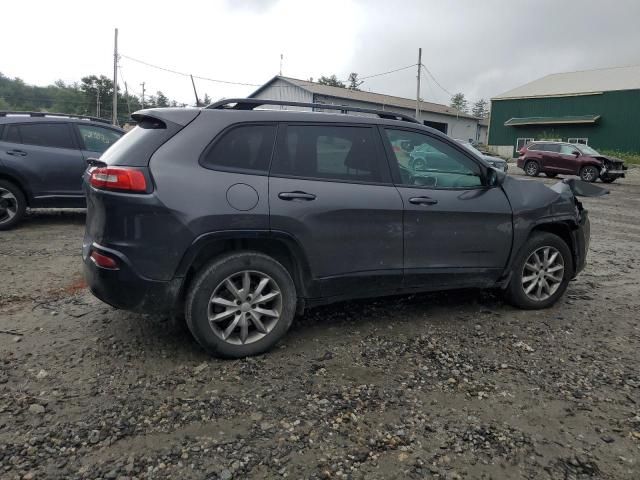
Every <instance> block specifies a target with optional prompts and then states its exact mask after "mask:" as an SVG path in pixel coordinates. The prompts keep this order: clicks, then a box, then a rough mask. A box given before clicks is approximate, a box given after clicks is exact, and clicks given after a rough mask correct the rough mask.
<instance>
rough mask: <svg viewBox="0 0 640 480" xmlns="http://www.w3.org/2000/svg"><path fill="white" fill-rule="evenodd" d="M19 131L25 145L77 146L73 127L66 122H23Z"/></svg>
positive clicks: (19, 126)
mask: <svg viewBox="0 0 640 480" xmlns="http://www.w3.org/2000/svg"><path fill="white" fill-rule="evenodd" d="M9 130H10V131H11V129H9ZM18 132H19V135H20V139H21V140H22V143H24V144H25V145H36V146H40V147H54V148H75V145H74V143H73V138H72V137H71V129H70V128H69V125H68V124H66V123H23V124H20V125H18ZM9 133H11V132H9Z"/></svg>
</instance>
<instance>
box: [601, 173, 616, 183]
mask: <svg viewBox="0 0 640 480" xmlns="http://www.w3.org/2000/svg"><path fill="white" fill-rule="evenodd" d="M617 178H618V177H607V176H606V175H605V176H604V177H602V178H601V179H600V180H602V181H603V182H604V183H613V182H615V181H616V179H617Z"/></svg>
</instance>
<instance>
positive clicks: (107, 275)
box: [83, 99, 600, 357]
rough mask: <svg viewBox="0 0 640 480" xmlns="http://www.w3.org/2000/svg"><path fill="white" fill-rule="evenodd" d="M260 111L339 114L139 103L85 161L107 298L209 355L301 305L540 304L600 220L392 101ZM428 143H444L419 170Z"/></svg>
mask: <svg viewBox="0 0 640 480" xmlns="http://www.w3.org/2000/svg"><path fill="white" fill-rule="evenodd" d="M264 105H268V106H270V105H278V106H280V105H289V106H294V107H300V106H302V107H307V108H313V109H322V110H328V109H339V110H345V106H331V105H324V104H322V105H319V104H318V105H316V104H301V103H295V102H288V103H286V102H277V101H270V100H259V99H232V100H225V101H222V102H218V103H216V104H213V105H210V106H209V107H207V108H190V109H176V108H167V109H148V110H141V111H139V112H137V113H135V114H134V115H133V117H134V118H135V120H136V121H137V122H138V126H137V127H136V128H135V129H133V130H132V131H131V132H129V133H128V134H127V135H125V136H124V137H123V138H122V140H120V141H119V142H118V143H116V144H115V145H114V146H113V147H111V148H110V149H109V150H107V151H106V152H105V153H104V155H103V156H102V157H101V158H100V160H99V161H92V162H91V165H90V167H89V168H88V169H87V171H86V173H85V179H86V182H85V188H86V193H87V208H88V210H87V225H86V234H85V238H84V244H83V259H84V266H85V267H84V268H85V276H86V279H87V282H88V284H89V286H90V288H91V290H92V292H93V293H94V294H95V295H96V296H97V297H98V298H100V299H102V300H103V301H105V302H106V303H108V304H111V305H113V306H114V307H117V308H122V309H128V310H133V311H138V312H146V313H149V312H176V311H177V312H183V313H184V316H185V318H186V323H187V325H188V327H189V329H190V331H191V332H192V334H193V336H194V337H195V338H196V340H197V341H198V342H199V343H200V344H201V345H202V346H203V347H204V348H205V349H206V350H207V351H209V352H211V353H212V354H215V355H219V356H225V357H243V356H247V355H254V354H257V353H260V352H263V351H265V350H267V349H269V348H270V347H272V346H273V345H274V344H275V343H276V342H277V341H278V340H279V339H280V338H281V337H282V336H283V335H284V334H285V332H286V331H287V329H288V328H289V326H290V325H291V322H292V320H293V317H294V315H295V313H296V312H301V311H302V310H303V309H304V308H305V307H312V306H314V305H319V304H326V303H329V302H334V301H339V300H344V299H353V298H358V297H374V296H381V295H393V294H399V293H407V292H424V291H436V290H445V289H454V288H469V287H472V288H496V287H498V288H501V289H503V290H504V291H505V292H506V296H507V298H508V299H509V301H510V302H511V303H513V304H514V305H516V306H518V307H521V308H525V309H537V308H545V307H549V306H550V305H552V304H554V303H555V302H556V301H557V300H558V299H559V298H560V297H561V296H562V294H563V293H564V291H565V289H566V288H567V284H568V282H569V280H570V279H572V278H573V277H574V276H575V275H576V274H577V273H578V272H579V271H580V270H582V268H583V267H584V265H585V258H586V254H587V248H588V244H589V220H588V216H587V212H586V210H584V209H583V208H582V205H581V203H580V202H579V201H578V200H577V199H576V197H575V195H574V193H573V191H574V190H575V191H576V192H579V191H581V190H582V191H583V192H584V191H585V190H588V189H585V188H582V187H584V186H585V185H586V184H583V183H581V182H578V181H575V182H571V181H570V182H568V183H564V182H560V183H558V184H557V185H555V186H553V187H551V188H550V187H547V186H546V185H544V184H543V183H540V182H534V181H526V180H516V179H514V178H511V177H508V176H506V175H505V174H504V173H503V172H500V171H498V170H496V169H494V168H492V167H491V166H490V165H489V164H488V163H486V162H485V161H484V160H483V159H482V158H481V157H479V156H477V155H475V154H474V153H473V152H471V151H469V150H468V149H466V148H464V147H463V146H462V145H460V144H458V143H457V142H455V141H454V140H452V139H450V138H449V137H447V136H446V135H443V134H441V133H440V132H438V131H436V130H434V129H431V128H429V127H425V126H422V125H420V124H419V123H417V122H416V121H415V120H414V119H413V118H411V117H407V116H404V115H401V114H396V113H393V112H389V111H377V110H366V109H357V108H353V109H351V108H350V109H349V110H350V111H351V112H355V113H358V114H359V115H353V114H342V113H324V112H323V113H320V112H314V111H287V110H281V109H278V110H271V109H256V107H260V106H264ZM362 114H365V115H362ZM422 150H429V151H432V152H436V153H437V155H430V156H427V157H425V162H422V163H421V164H420V165H418V166H416V167H415V168H412V166H411V163H410V162H407V161H406V160H407V159H408V158H410V155H411V153H412V152H415V151H422ZM418 167H419V168H418ZM586 186H587V187H591V188H592V189H596V191H599V190H600V189H599V188H598V187H594V186H591V185H586ZM586 193H587V194H589V193H593V192H586ZM597 193H598V192H597Z"/></svg>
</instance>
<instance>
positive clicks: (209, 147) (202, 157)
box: [198, 121, 280, 177]
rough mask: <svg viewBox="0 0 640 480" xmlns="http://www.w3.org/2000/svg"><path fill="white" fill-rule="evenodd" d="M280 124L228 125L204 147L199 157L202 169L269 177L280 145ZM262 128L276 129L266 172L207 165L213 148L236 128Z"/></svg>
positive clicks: (235, 123) (250, 122) (248, 123)
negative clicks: (206, 159) (207, 158)
mask: <svg viewBox="0 0 640 480" xmlns="http://www.w3.org/2000/svg"><path fill="white" fill-rule="evenodd" d="M279 123H280V122H269V121H266V122H265V121H261V122H260V121H258V122H256V121H244V122H234V123H232V124H230V125H227V126H226V127H224V128H223V129H222V130H220V131H219V132H218V133H217V134H216V135H215V136H214V137H213V138H212V139H211V141H210V142H209V143H208V144H207V145H206V146H205V147H204V149H203V150H202V152H201V153H200V156H199V157H198V164H199V165H200V166H201V167H202V168H206V169H207V170H213V171H215V172H227V173H240V174H245V175H259V176H262V177H267V176H269V170H270V169H271V162H272V161H273V156H274V154H275V148H276V145H277V143H278V131H279V130H280V127H279ZM247 126H249V127H254V126H256V127H260V126H263V127H264V126H268V127H275V129H276V134H275V135H274V136H273V144H272V145H271V155H270V157H269V162H268V165H267V169H266V170H255V169H252V168H241V167H225V166H222V165H214V166H210V165H207V164H206V162H205V158H206V156H207V154H208V153H209V152H210V151H211V150H213V148H214V147H215V146H216V144H217V143H218V142H220V140H221V139H222V138H224V137H225V136H226V134H227V133H229V132H230V131H232V130H234V129H236V128H240V127H247Z"/></svg>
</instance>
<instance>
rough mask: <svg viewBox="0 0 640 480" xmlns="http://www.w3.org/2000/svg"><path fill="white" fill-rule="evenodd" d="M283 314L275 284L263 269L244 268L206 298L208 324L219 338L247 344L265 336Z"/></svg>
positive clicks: (225, 280)
mask: <svg viewBox="0 0 640 480" xmlns="http://www.w3.org/2000/svg"><path fill="white" fill-rule="evenodd" d="M281 314H282V295H281V294H280V288H279V287H278V284H277V283H276V282H275V281H274V280H273V279H272V278H271V277H270V276H268V275H266V274H264V273H262V272H256V271H252V270H244V271H242V272H238V273H234V274H233V275H230V276H228V277H227V278H225V279H224V280H223V281H222V282H220V284H219V285H218V286H217V287H216V288H215V289H214V290H213V294H212V295H211V298H210V300H209V312H208V317H209V325H210V326H211V330H213V333H214V334H216V336H218V337H219V338H221V339H222V340H224V341H225V342H227V343H231V344H234V345H246V344H249V343H253V342H257V341H258V340H260V339H261V338H263V337H265V336H266V335H267V334H268V333H269V332H271V330H273V328H274V327H275V326H276V324H277V323H278V320H280V315H281Z"/></svg>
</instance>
